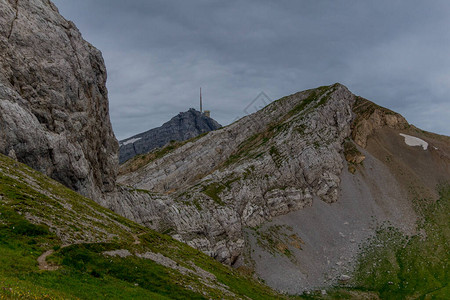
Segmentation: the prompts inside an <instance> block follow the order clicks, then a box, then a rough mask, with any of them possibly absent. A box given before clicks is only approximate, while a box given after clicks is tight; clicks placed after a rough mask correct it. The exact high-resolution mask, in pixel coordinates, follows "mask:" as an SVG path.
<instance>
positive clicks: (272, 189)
mask: <svg viewBox="0 0 450 300" xmlns="http://www.w3.org/2000/svg"><path fill="white" fill-rule="evenodd" d="M354 101H355V96H354V95H353V94H352V93H350V92H349V91H348V89H347V88H345V87H344V86H342V85H340V84H335V85H333V86H329V87H321V88H318V89H314V90H308V91H304V92H300V93H297V94H294V95H291V96H288V97H285V98H282V99H280V100H278V101H276V102H274V103H272V104H271V105H269V106H268V107H266V108H265V109H263V110H261V111H259V112H257V113H255V114H253V115H251V116H248V117H245V118H243V119H241V120H239V121H237V122H235V123H233V124H231V125H230V126H228V127H226V128H223V129H221V130H218V131H214V132H211V133H209V134H207V135H206V136H204V137H202V138H200V139H198V140H196V141H193V142H188V143H187V144H185V145H184V146H182V147H180V148H178V149H175V150H174V151H172V152H170V153H169V154H167V155H165V156H163V157H162V158H160V159H156V160H154V161H152V162H150V163H149V164H147V165H146V166H145V167H143V168H141V169H139V170H137V171H135V172H132V173H129V174H125V175H123V176H121V177H120V178H119V182H120V183H121V184H122V185H124V186H130V187H132V188H135V189H140V190H148V191H152V193H151V194H148V193H145V192H144V193H143V192H141V191H137V192H134V193H132V194H130V197H131V199H128V200H125V201H124V200H120V201H117V202H118V203H119V206H123V207H122V208H120V207H116V208H114V209H115V210H116V211H119V212H120V213H122V214H124V215H125V216H127V217H129V218H131V219H133V220H136V221H139V222H142V223H144V224H146V225H147V226H150V227H152V228H156V229H159V230H163V231H167V232H171V233H173V234H174V236H175V237H176V238H177V239H179V240H182V241H185V242H187V243H188V244H190V245H192V246H194V247H196V248H198V249H201V250H203V251H205V252H207V253H209V254H210V255H211V256H213V257H216V258H217V259H219V260H220V261H223V262H226V263H234V262H235V261H236V259H237V258H238V257H239V256H240V255H241V254H242V251H243V248H244V244H245V242H244V233H243V228H244V227H246V226H250V227H254V226H258V225H260V224H261V223H262V222H264V221H266V220H270V219H271V218H272V217H274V216H278V215H282V214H286V213H288V212H290V211H293V210H298V209H301V208H302V207H304V206H307V205H309V204H311V202H312V200H313V197H316V196H317V197H320V198H321V199H323V200H324V201H326V202H328V203H331V202H334V201H336V200H337V196H338V188H339V182H340V180H339V175H340V173H341V171H342V169H343V166H344V163H343V160H342V158H341V153H342V151H343V143H344V140H345V139H346V138H347V137H349V136H350V133H351V130H350V127H351V122H352V120H353V112H352V104H353V102H354ZM160 195H164V196H160ZM119 198H120V197H119ZM121 198H122V199H125V198H127V197H124V194H123V195H122V196H121Z"/></svg>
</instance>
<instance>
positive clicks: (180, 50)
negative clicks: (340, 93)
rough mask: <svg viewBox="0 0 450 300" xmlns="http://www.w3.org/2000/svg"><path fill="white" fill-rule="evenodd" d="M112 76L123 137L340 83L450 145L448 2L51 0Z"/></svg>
mask: <svg viewBox="0 0 450 300" xmlns="http://www.w3.org/2000/svg"><path fill="white" fill-rule="evenodd" d="M53 2H54V3H55V4H56V5H57V6H58V7H59V9H60V12H61V14H62V15H63V16H65V17H66V18H67V19H69V20H72V21H74V23H75V24H76V25H77V27H78V28H79V29H80V31H81V32H82V34H83V37H84V38H85V39H86V40H87V41H89V42H90V43H92V44H93V45H94V46H96V47H97V48H99V49H100V50H101V51H102V53H103V56H104V58H105V62H106V67H107V70H108V90H109V100H110V112H111V119H112V124H113V127H114V131H115V133H116V136H117V138H118V139H124V138H126V137H129V136H132V135H134V134H137V133H140V132H143V131H146V130H148V129H151V128H153V127H156V126H160V125H161V124H162V123H164V122H166V121H168V120H169V119H170V118H171V117H173V116H174V115H176V114H177V113H178V112H181V111H186V110H187V109H188V108H190V107H195V108H197V109H198V101H199V100H198V98H199V95H198V94H199V87H200V86H201V87H202V89H203V99H204V108H205V109H209V110H211V111H212V117H213V118H215V119H216V120H217V121H218V122H219V123H221V124H222V125H227V124H229V123H231V122H232V121H234V120H235V119H236V118H238V117H242V116H244V115H245V114H246V112H249V111H248V110H247V111H246V110H245V108H246V107H247V105H248V104H249V103H251V102H252V100H253V99H254V98H255V97H256V96H257V95H258V94H259V93H260V92H261V91H264V92H265V93H266V94H267V95H268V96H269V97H270V98H271V99H273V100H275V99H278V98H280V97H283V96H285V95H289V94H292V93H295V92H297V91H301V90H305V89H308V88H314V87H317V86H321V85H329V84H333V83H335V82H340V83H342V84H344V85H346V86H347V87H348V88H349V89H350V90H351V91H352V92H353V93H355V94H357V95H360V96H363V97H365V98H368V99H370V100H372V101H374V102H376V103H377V104H379V105H382V106H386V107H388V108H390V109H393V110H395V111H397V112H399V113H401V114H402V115H403V116H405V117H406V118H407V120H408V121H409V122H410V123H412V124H414V125H416V126H418V127H420V128H422V129H425V130H429V131H433V132H437V133H441V134H446V135H450V1H448V0H441V1H440V0H433V1H424V0H422V1H415V0H399V1H396V0H386V1H385V0H377V1H372V0H366V1H364V0H321V1H312V0H297V1H286V0H281V1H280V0H278V1H261V0H245V1H237V0H235V1H233V0H231V1H230V0H228V1H223V0H217V1H216V0H190V1H182V0H180V1H172V0H161V1H159V0H127V1H123V0H53Z"/></svg>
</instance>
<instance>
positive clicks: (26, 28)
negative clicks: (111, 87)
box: [0, 0, 118, 199]
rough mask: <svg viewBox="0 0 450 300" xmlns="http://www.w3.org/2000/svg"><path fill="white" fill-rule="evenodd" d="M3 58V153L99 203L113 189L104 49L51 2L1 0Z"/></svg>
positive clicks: (0, 141) (114, 160) (0, 126)
mask: <svg viewBox="0 0 450 300" xmlns="http://www.w3.org/2000/svg"><path fill="white" fill-rule="evenodd" d="M0 57H1V59H0V152H1V153H4V154H6V155H8V154H9V155H10V156H12V157H14V158H16V159H17V160H19V161H21V162H24V163H26V164H27V165H29V166H31V167H33V168H34V169H36V170H38V171H41V172H42V173H44V174H46V175H49V176H50V177H52V178H54V179H56V180H58V181H59V182H61V183H63V184H65V185H66V186H68V187H70V188H72V189H74V190H76V191H78V192H80V193H82V194H83V195H86V196H89V197H92V198H94V199H95V198H97V197H99V196H100V195H101V193H102V192H105V191H112V190H113V189H114V186H115V180H116V172H117V149H118V144H117V140H116V139H115V137H114V134H113V131H112V128H111V124H110V120H109V108H108V94H107V89H106V86H105V82H106V70H105V66H104V62H103V58H102V55H101V53H100V51H98V50H97V49H96V48H94V47H93V46H92V45H90V44H89V43H88V42H86V41H84V40H83V38H82V36H81V34H80V32H79V31H78V29H77V28H76V27H75V25H74V24H73V23H72V22H70V21H67V20H65V19H64V18H63V17H62V16H61V15H60V14H59V12H58V9H57V8H56V7H55V6H54V4H53V3H51V2H50V1H48V0H27V1H25V0H14V1H13V0H0Z"/></svg>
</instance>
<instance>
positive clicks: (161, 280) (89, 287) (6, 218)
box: [0, 155, 281, 299]
mask: <svg viewBox="0 0 450 300" xmlns="http://www.w3.org/2000/svg"><path fill="white" fill-rule="evenodd" d="M29 220H33V223H34V224H33V223H31V222H30V221H29ZM57 229H58V230H59V231H58V235H57V234H55V232H56V230H57ZM136 239H139V241H140V243H139V244H135V243H134V242H135V240H136ZM63 245H69V246H66V247H61V246H63ZM49 249H54V250H55V253H54V254H53V255H52V256H50V257H48V258H47V262H50V263H52V264H54V265H58V266H59V269H58V270H56V271H42V270H39V268H38V263H37V258H38V257H39V256H40V255H41V254H42V253H43V252H45V251H47V250H49ZM116 249H127V250H129V251H130V252H131V253H145V252H148V251H151V252H154V253H161V254H163V255H164V256H166V257H169V258H171V259H172V260H173V261H175V262H176V263H177V264H178V265H179V266H183V267H185V268H187V269H191V270H193V269H195V268H194V267H193V265H194V264H195V265H196V266H197V267H200V268H202V269H203V270H206V271H208V272H210V273H212V274H214V275H215V277H216V280H212V281H211V280H210V281H208V280H206V279H203V278H201V277H199V276H198V275H196V274H195V273H189V274H182V273H180V272H179V271H177V270H175V269H171V268H167V267H164V266H162V265H160V264H157V263H155V262H153V261H152V260H145V259H141V258H137V257H136V256H130V257H127V258H119V257H107V256H105V255H103V254H102V252H104V251H109V250H116ZM0 253H1V255H0V299H2V298H13V299H19V298H20V299H59V298H64V299H73V298H75V299H76V298H82V299H102V298H103V299H105V298H108V299H114V298H115V299H119V298H133V299H186V298H188V299H204V298H210V297H212V298H222V297H224V298H230V299H231V298H235V297H236V296H237V297H242V298H243V297H245V296H248V297H250V298H253V299H273V298H281V296H280V295H277V294H276V293H274V292H273V291H272V290H270V289H269V288H267V287H266V286H264V285H262V284H260V283H258V282H256V281H254V280H253V279H251V278H248V277H244V276H242V275H240V274H238V273H236V272H235V271H233V270H232V269H231V268H229V267H226V266H223V265H222V264H220V263H218V262H216V261H215V260H213V259H211V258H210V257H208V256H206V255H204V254H203V253H201V252H199V251H197V250H195V249H193V248H190V247H188V246H187V245H185V244H182V243H179V242H177V241H175V240H173V239H172V238H170V237H169V236H165V235H162V234H159V233H156V232H154V231H151V230H149V229H147V228H145V227H142V226H140V225H137V224H135V223H133V222H131V221H128V220H126V219H124V218H122V217H120V216H118V215H115V214H114V213H112V212H110V211H108V210H106V209H104V208H102V207H100V206H99V205H97V204H96V203H94V202H93V201H92V200H89V199H87V198H84V197H82V196H80V195H78V194H76V193H74V192H73V191H71V190H69V189H67V188H65V187H64V186H62V185H60V184H58V183H56V182H55V181H53V180H51V179H49V178H47V177H45V176H43V175H42V174H40V173H38V172H36V171H34V170H31V169H30V168H28V167H27V166H25V165H22V164H20V163H17V162H15V161H12V160H10V159H9V158H7V157H5V156H2V155H0ZM221 285H224V286H226V289H227V290H228V291H224V290H225V289H221V288H220V286H221ZM233 294H234V295H235V296H233Z"/></svg>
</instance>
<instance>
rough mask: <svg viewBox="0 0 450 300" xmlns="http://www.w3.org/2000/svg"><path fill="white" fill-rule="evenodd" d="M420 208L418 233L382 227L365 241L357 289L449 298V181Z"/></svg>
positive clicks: (403, 296) (396, 295)
mask: <svg viewBox="0 0 450 300" xmlns="http://www.w3.org/2000/svg"><path fill="white" fill-rule="evenodd" d="M421 209H422V215H423V218H422V221H421V222H420V224H419V229H422V233H421V234H417V235H414V236H411V237H408V236H405V235H404V234H402V233H401V232H400V231H399V230H397V229H395V228H392V227H383V228H380V230H379V231H378V232H377V235H376V236H375V237H374V238H373V239H372V240H371V241H369V242H368V244H367V245H366V246H365V248H364V250H363V254H362V256H361V258H360V260H359V266H358V268H357V270H356V274H355V278H356V280H355V287H356V288H357V289H360V290H364V291H370V292H376V293H377V294H379V296H380V297H381V298H382V299H407V298H414V299H449V298H450V289H449V286H448V284H449V282H450V273H449V272H450V264H449V258H450V245H449V241H450V218H449V216H450V185H448V184H447V185H444V186H441V187H440V199H439V200H437V201H436V202H432V203H430V204H429V205H428V206H427V207H422V208H421Z"/></svg>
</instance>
